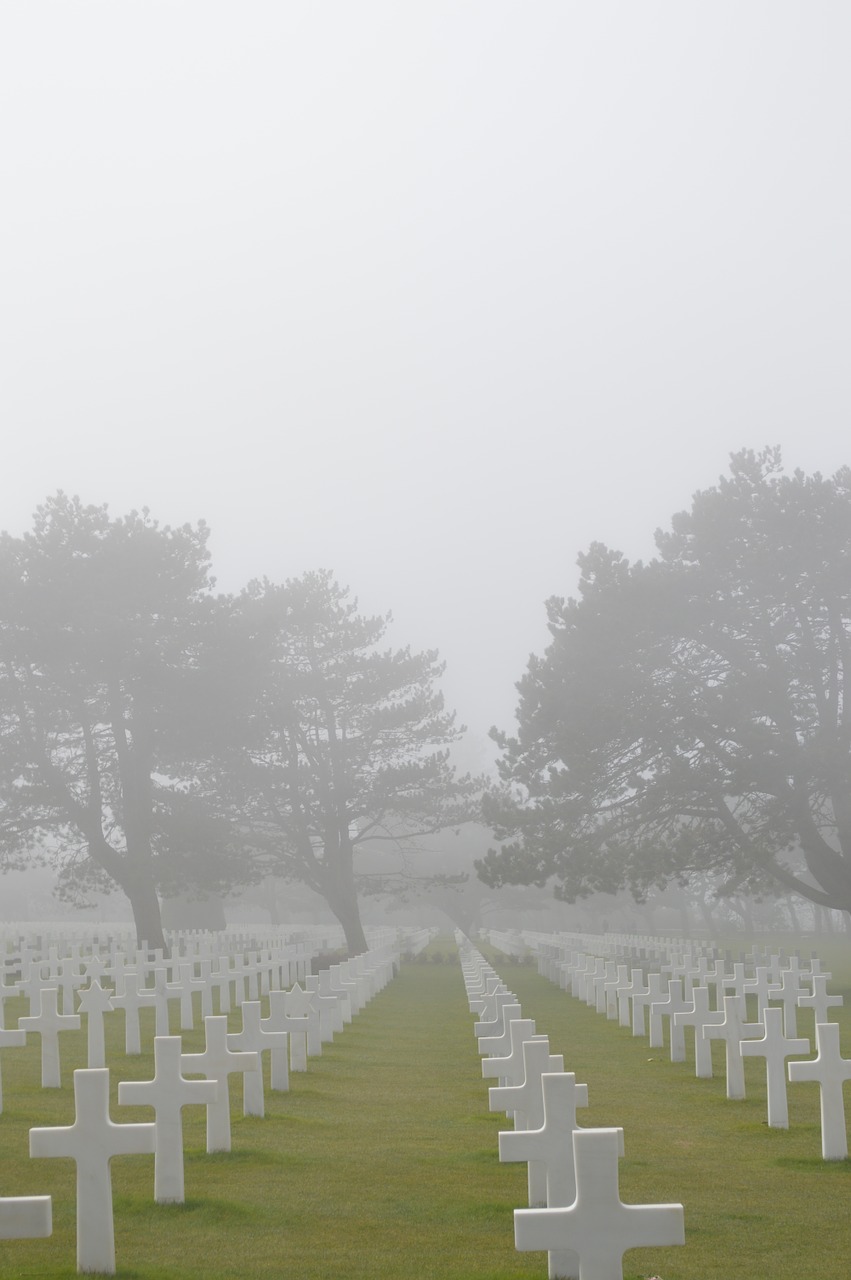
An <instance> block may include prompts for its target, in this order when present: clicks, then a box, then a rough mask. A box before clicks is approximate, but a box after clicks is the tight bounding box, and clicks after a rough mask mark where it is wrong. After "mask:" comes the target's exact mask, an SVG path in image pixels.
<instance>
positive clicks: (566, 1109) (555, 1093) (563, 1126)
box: [499, 1071, 622, 1208]
mask: <svg viewBox="0 0 851 1280" xmlns="http://www.w3.org/2000/svg"><path fill="white" fill-rule="evenodd" d="M541 1092H542V1095H543V1109H544V1122H543V1124H542V1125H541V1126H540V1128H538V1129H515V1130H514V1132H513V1133H512V1132H511V1131H506V1132H502V1133H500V1135H499V1158H500V1160H501V1161H502V1163H503V1164H508V1163H510V1162H512V1161H514V1160H526V1161H530V1160H536V1161H540V1163H541V1164H542V1165H543V1166H544V1167H545V1169H546V1171H547V1183H546V1198H545V1199H544V1200H542V1201H540V1202H537V1201H536V1203H540V1204H543V1205H548V1206H549V1207H550V1208H553V1207H555V1206H557V1205H566V1204H573V1202H574V1200H575V1199H576V1177H575V1172H574V1167H573V1130H574V1129H576V1128H578V1126H577V1123H576V1108H577V1107H587V1106H588V1086H587V1084H577V1083H576V1076H575V1075H574V1074H573V1072H572V1071H561V1072H547V1073H546V1074H545V1075H543V1076H542V1077H541ZM621 1132H622V1131H621ZM533 1207H534V1206H533Z"/></svg>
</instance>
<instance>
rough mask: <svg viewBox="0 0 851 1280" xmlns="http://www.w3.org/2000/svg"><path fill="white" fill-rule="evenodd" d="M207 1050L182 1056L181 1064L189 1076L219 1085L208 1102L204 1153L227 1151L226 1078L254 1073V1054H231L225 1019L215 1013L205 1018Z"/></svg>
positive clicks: (228, 1124) (228, 1126)
mask: <svg viewBox="0 0 851 1280" xmlns="http://www.w3.org/2000/svg"><path fill="white" fill-rule="evenodd" d="M204 1030H205V1033H206V1048H205V1049H204V1052H203V1053H183V1054H181V1056H180V1065H181V1068H182V1069H183V1070H184V1071H188V1072H190V1074H197V1075H202V1076H206V1077H207V1079H208V1080H215V1081H217V1082H218V1086H219V1088H218V1092H217V1095H216V1098H215V1099H214V1100H213V1101H212V1102H208V1103H207V1151H208V1152H213V1151H230V1145H231V1140H230V1089H229V1088H228V1076H230V1075H232V1074H233V1073H234V1072H235V1071H240V1072H243V1071H256V1070H257V1054H256V1053H242V1052H234V1051H233V1050H231V1049H230V1048H228V1020H227V1015H226V1014H221V1013H217V1014H215V1015H214V1016H213V1017H212V1018H205V1019H204Z"/></svg>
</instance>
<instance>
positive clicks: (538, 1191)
mask: <svg viewBox="0 0 851 1280" xmlns="http://www.w3.org/2000/svg"><path fill="white" fill-rule="evenodd" d="M522 1052H523V1080H522V1081H521V1082H520V1083H519V1084H516V1085H511V1084H509V1085H501V1086H500V1085H497V1086H496V1087H494V1088H493V1089H489V1090H488V1106H489V1108H490V1110H491V1111H504V1112H505V1113H506V1115H508V1116H511V1117H513V1119H514V1128H515V1129H517V1130H527V1129H539V1128H540V1127H541V1125H542V1124H543V1123H544V1088H543V1085H542V1084H541V1077H542V1076H543V1074H544V1072H558V1071H564V1058H563V1057H562V1056H561V1054H560V1053H550V1042H549V1040H548V1039H547V1037H546V1036H542V1037H541V1038H540V1039H539V1040H526V1041H524V1043H523V1049H522ZM527 1181H528V1186H529V1203H530V1204H538V1203H540V1201H541V1198H542V1197H545V1196H546V1194H547V1170H546V1168H545V1166H544V1165H542V1164H541V1163H540V1161H537V1160H534V1161H531V1160H530V1161H529V1167H528V1170H527Z"/></svg>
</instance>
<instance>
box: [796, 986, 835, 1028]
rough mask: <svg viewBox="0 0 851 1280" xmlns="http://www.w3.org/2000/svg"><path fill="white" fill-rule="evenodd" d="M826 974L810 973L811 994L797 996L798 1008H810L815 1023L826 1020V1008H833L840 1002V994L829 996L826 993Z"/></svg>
mask: <svg viewBox="0 0 851 1280" xmlns="http://www.w3.org/2000/svg"><path fill="white" fill-rule="evenodd" d="M828 976H829V975H828V974H826V973H814V974H812V975H811V977H812V984H813V991H812V995H809V996H798V1008H799V1009H812V1010H813V1017H814V1018H815V1022H816V1025H818V1023H820V1022H827V1021H828V1012H827V1011H828V1009H834V1008H836V1007H838V1006H839V1005H841V1004H842V996H829V995H828V994H827V980H828Z"/></svg>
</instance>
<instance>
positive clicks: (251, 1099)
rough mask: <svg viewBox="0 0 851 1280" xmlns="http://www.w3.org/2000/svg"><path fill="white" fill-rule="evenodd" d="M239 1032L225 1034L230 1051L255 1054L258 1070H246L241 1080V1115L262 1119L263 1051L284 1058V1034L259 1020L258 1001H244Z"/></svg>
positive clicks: (285, 1047) (285, 1046)
mask: <svg viewBox="0 0 851 1280" xmlns="http://www.w3.org/2000/svg"><path fill="white" fill-rule="evenodd" d="M241 1008H242V1030H241V1031H231V1032H229V1033H228V1048H229V1049H245V1050H248V1051H249V1052H250V1051H252V1050H253V1051H254V1052H256V1054H257V1070H256V1071H246V1072H245V1073H244V1075H243V1077H242V1114H243V1115H245V1116H263V1115H265V1114H266V1109H265V1102H264V1098H263V1052H264V1050H267V1049H268V1050H270V1051H271V1052H272V1053H274V1052H276V1051H282V1052H283V1054H284V1056H285V1057H286V1052H287V1032H286V1031H271V1030H270V1031H267V1030H266V1029H265V1027H264V1025H263V1022H264V1019H262V1018H261V1017H260V1001H259V1000H243V1002H242V1005H241Z"/></svg>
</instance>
